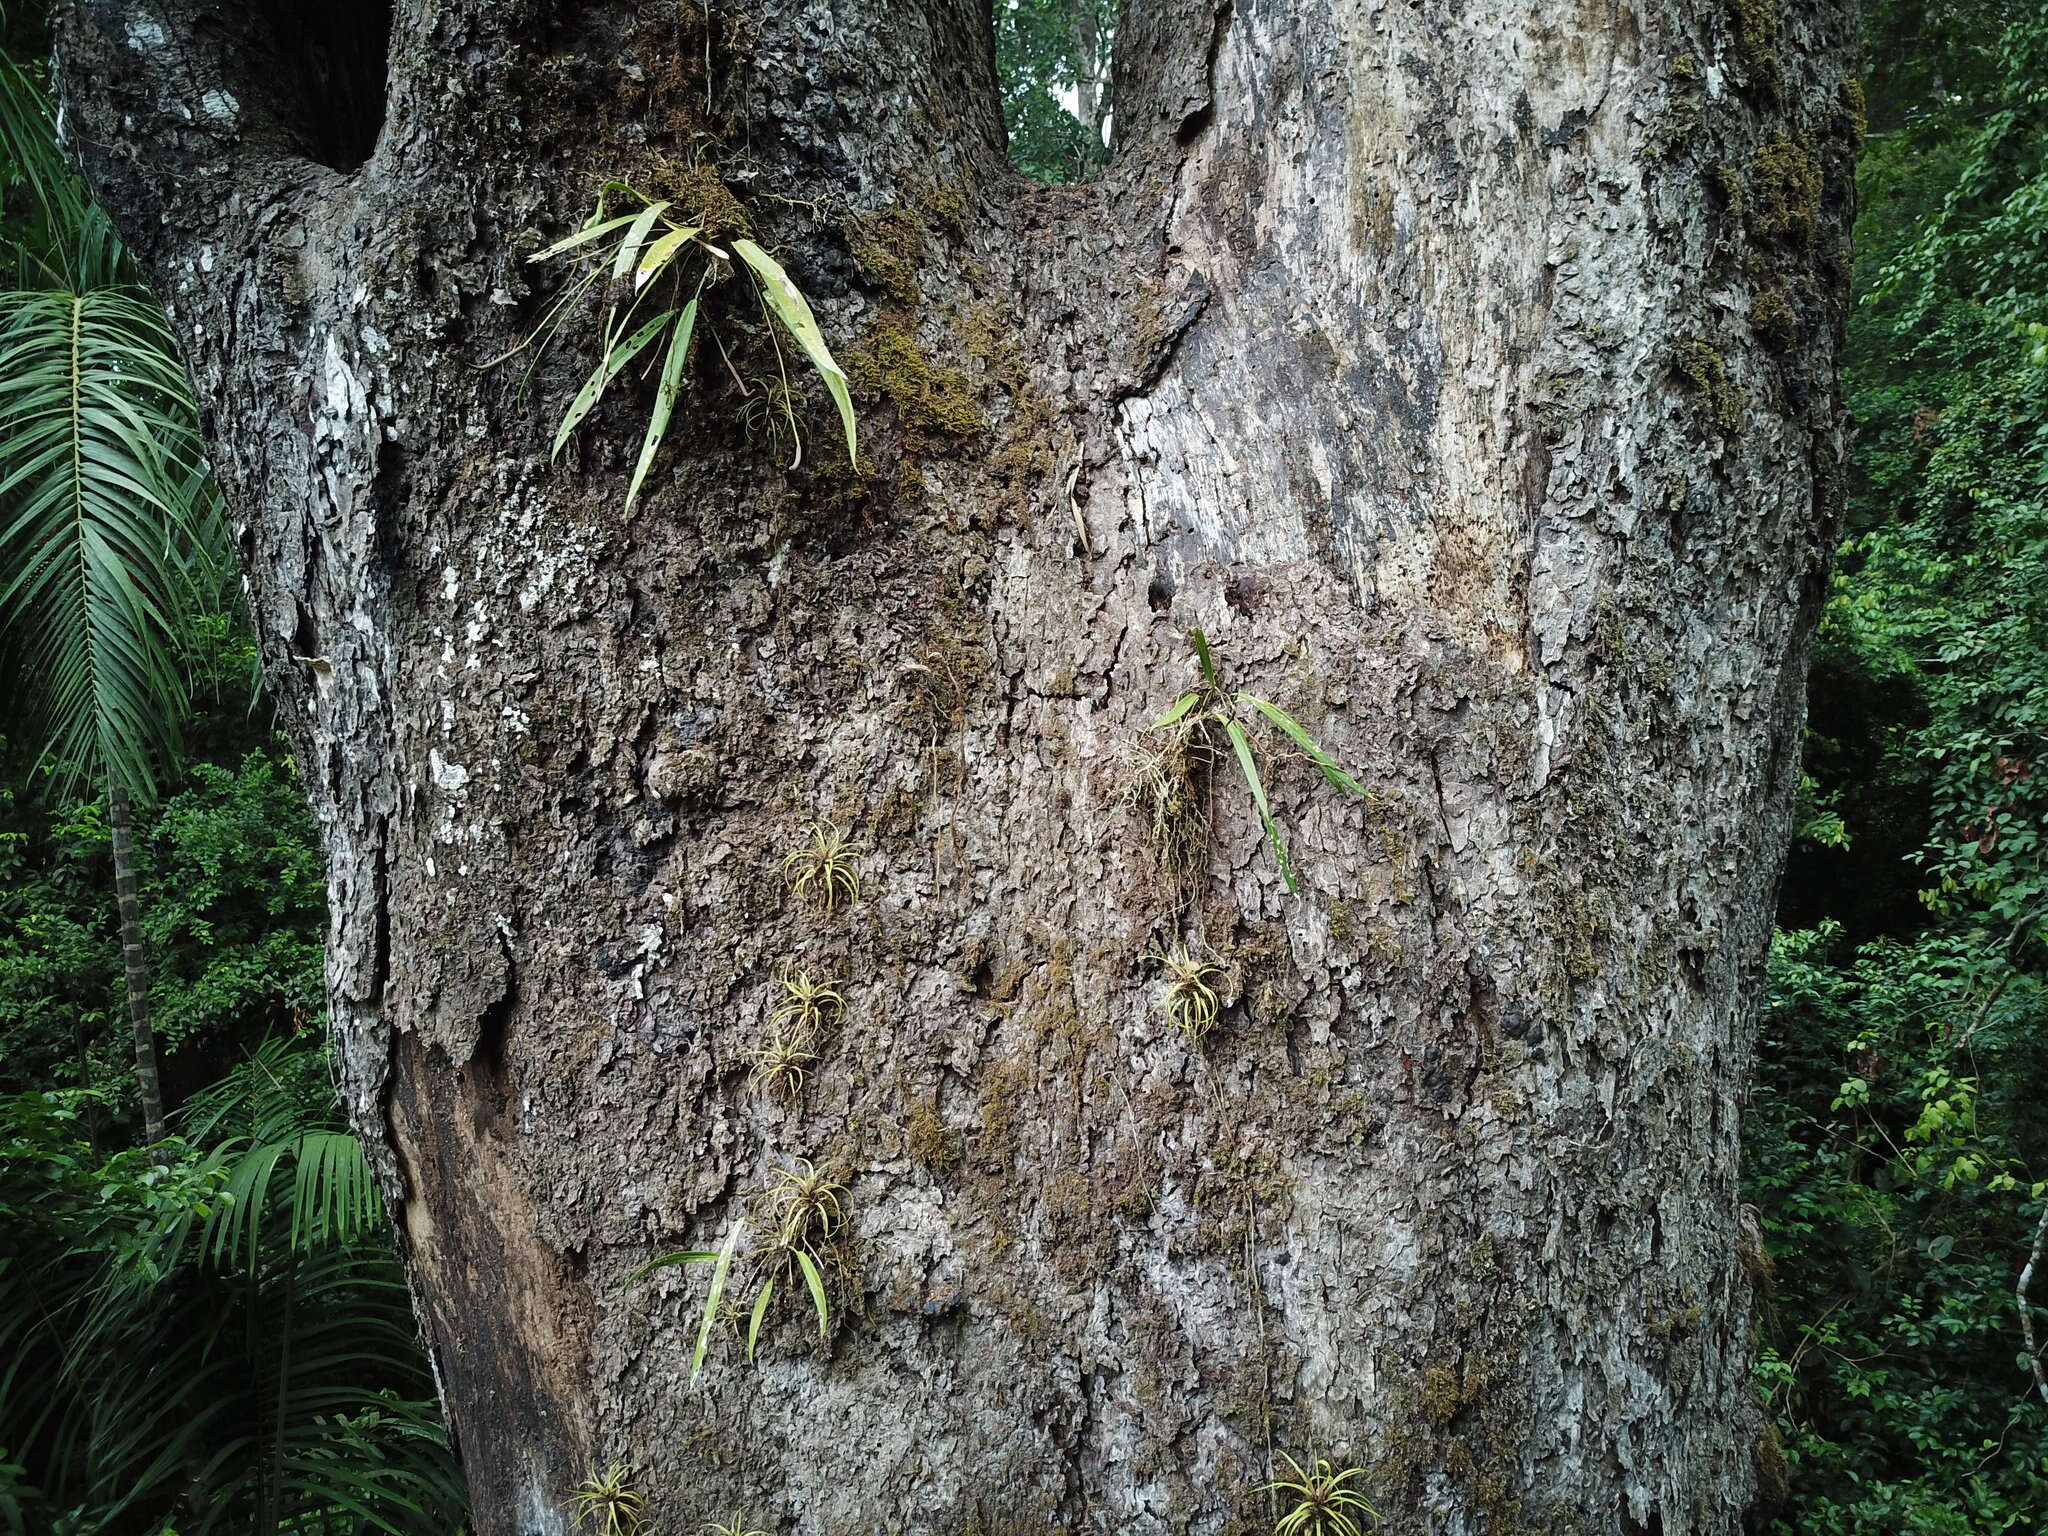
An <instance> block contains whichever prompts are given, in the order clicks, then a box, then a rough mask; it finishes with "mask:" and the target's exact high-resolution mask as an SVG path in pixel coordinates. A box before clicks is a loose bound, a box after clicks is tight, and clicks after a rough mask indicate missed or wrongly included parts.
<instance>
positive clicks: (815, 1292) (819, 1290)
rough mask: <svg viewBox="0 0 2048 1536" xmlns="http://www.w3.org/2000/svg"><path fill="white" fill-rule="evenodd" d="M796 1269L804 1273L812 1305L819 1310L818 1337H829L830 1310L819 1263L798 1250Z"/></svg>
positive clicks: (801, 1250)
mask: <svg viewBox="0 0 2048 1536" xmlns="http://www.w3.org/2000/svg"><path fill="white" fill-rule="evenodd" d="M796 1267H797V1268H798V1269H799V1270H801V1271H802V1272H803V1277H804V1285H805V1287H806V1288H807V1289H808V1290H809V1291H810V1293H811V1301H812V1304H813V1305H815V1306H816V1307H817V1309H818V1337H819V1338H821V1339H822V1338H827V1337H829V1328H830V1318H831V1313H830V1310H829V1309H828V1308H827V1307H826V1305H825V1277H824V1276H823V1275H821V1274H819V1273H818V1265H817V1262H816V1261H815V1260H814V1259H812V1257H811V1256H810V1255H809V1254H808V1253H805V1252H804V1251H803V1249H801V1248H799V1249H797V1250H796Z"/></svg>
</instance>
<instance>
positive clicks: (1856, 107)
mask: <svg viewBox="0 0 2048 1536" xmlns="http://www.w3.org/2000/svg"><path fill="white" fill-rule="evenodd" d="M1835 99H1836V101H1837V102H1838V103H1839V104H1840V106H1841V110H1842V129H1843V132H1844V133H1846V134H1847V136H1848V139H1849V147H1850V148H1851V149H1861V148H1862V147H1863V140H1864V138H1865V137H1866V136H1867V135H1868V134H1869V132H1870V104H1869V102H1868V100H1867V99H1866V98H1865V96H1864V93H1863V82H1862V81H1861V80H1859V79H1857V78H1856V77H1855V76H1854V75H1849V76H1847V77H1846V78H1844V80H1843V81H1842V84H1841V86H1840V87H1839V88H1838V89H1837V91H1836V93H1835Z"/></svg>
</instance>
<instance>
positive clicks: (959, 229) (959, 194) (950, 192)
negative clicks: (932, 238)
mask: <svg viewBox="0 0 2048 1536" xmlns="http://www.w3.org/2000/svg"><path fill="white" fill-rule="evenodd" d="M924 206H925V210H926V211H927V212H928V213H930V214H931V216H932V222H933V223H935V224H937V225H938V226H939V229H940V230H941V232H943V233H944V234H946V235H949V236H951V237H952V238H953V239H955V240H965V239H966V238H967V194H966V193H965V192H964V191H962V190H961V189H960V188H959V187H953V186H945V187H937V188H934V189H933V191H932V195H931V196H930V197H928V198H926V199H925V203H924Z"/></svg>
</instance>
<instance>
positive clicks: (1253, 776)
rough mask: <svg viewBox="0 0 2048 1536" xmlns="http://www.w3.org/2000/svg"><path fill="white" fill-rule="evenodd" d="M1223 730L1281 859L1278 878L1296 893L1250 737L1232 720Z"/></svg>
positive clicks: (1267, 832)
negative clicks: (1253, 753) (1235, 754)
mask: <svg viewBox="0 0 2048 1536" xmlns="http://www.w3.org/2000/svg"><path fill="white" fill-rule="evenodd" d="M1223 733H1224V735H1226V736H1228V737H1229V738H1230V745H1231V748H1232V749H1233V750H1234V751H1235V752H1236V753H1237V765H1238V767H1240V768H1242V769H1243V770H1244V781H1245V784H1246V785H1247V786H1248V787H1249V788H1250V790H1251V792H1252V800H1253V802H1254V803H1255V804H1256V805H1257V806H1258V808H1259V820H1260V821H1261V822H1263V823H1264V824H1265V827H1266V839H1267V841H1268V842H1270V843H1271V844H1272V845H1273V857H1274V858H1276V859H1278V860H1279V861H1280V878H1281V879H1282V880H1285V881H1286V882H1287V889H1288V891H1289V892H1290V893H1297V892H1296V887H1295V884H1294V871H1293V869H1292V868H1290V867H1289V866H1288V863H1287V848H1286V845H1285V844H1283V843H1282V842H1281V841H1280V828H1279V827H1278V826H1277V825H1276V824H1275V823H1274V821H1273V807H1272V806H1271V805H1269V804H1268V803H1267V802H1266V785H1265V781H1264V780H1263V779H1261V778H1260V777H1259V760H1258V759H1257V758H1256V757H1255V756H1253V755H1252V744H1251V740H1250V738H1248V737H1247V736H1246V735H1245V733H1244V727H1243V726H1241V725H1239V724H1238V723H1237V722H1236V721H1235V720H1226V721H1224V722H1223ZM1297 894H1298V893H1297Z"/></svg>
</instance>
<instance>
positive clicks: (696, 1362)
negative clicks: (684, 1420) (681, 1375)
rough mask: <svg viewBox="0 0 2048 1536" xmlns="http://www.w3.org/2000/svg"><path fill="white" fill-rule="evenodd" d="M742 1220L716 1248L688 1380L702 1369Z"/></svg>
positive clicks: (736, 1246) (743, 1224)
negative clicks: (714, 1261) (717, 1248)
mask: <svg viewBox="0 0 2048 1536" xmlns="http://www.w3.org/2000/svg"><path fill="white" fill-rule="evenodd" d="M745 1227H746V1223H745V1222H744V1221H735V1222H734V1223H733V1224H732V1230H731V1231H730V1232H728V1233H726V1235H725V1246H724V1247H722V1248H720V1249H719V1250H718V1263H717V1264H716V1265H715V1266H714V1267H713V1269H712V1271H711V1290H710V1292H709V1293H708V1294H707V1295H706V1296H705V1298H704V1317H703V1320H702V1321H700V1322H699V1323H698V1324H697V1347H696V1348H695V1349H694V1350H692V1351H691V1353H690V1380H691V1381H695V1380H696V1379H697V1373H698V1372H699V1371H701V1370H703V1369H704V1353H705V1351H706V1350H708V1349H710V1347H711V1325H712V1323H713V1322H715V1321H716V1320H717V1318H718V1303H719V1301H720V1299H721V1298H722V1297H723V1296H724V1295H725V1277H726V1276H727V1275H728V1274H730V1273H731V1272H732V1256H733V1253H734V1252H735V1250H737V1249H738V1247H739V1245H740V1233H741V1232H742V1231H743V1230H744V1229H745Z"/></svg>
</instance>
